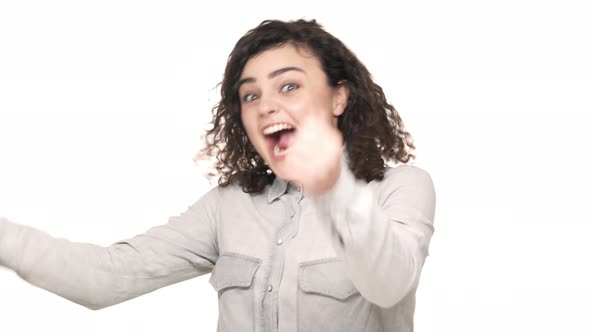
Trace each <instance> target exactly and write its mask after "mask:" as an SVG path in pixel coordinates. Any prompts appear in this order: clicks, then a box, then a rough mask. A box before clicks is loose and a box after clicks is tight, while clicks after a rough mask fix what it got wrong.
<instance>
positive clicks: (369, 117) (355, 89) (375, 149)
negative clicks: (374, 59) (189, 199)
mask: <svg viewBox="0 0 590 332" xmlns="http://www.w3.org/2000/svg"><path fill="white" fill-rule="evenodd" d="M287 43H291V44H292V45H294V46H296V47H303V48H306V49H308V50H310V51H312V53H313V54H314V55H315V56H317V57H318V59H319V60H320V63H321V65H322V69H323V70H324V72H325V73H326V75H327V77H328V81H329V82H328V83H329V84H330V85H331V86H336V85H337V84H338V83H339V82H341V81H345V82H347V84H348V87H349V90H350V92H349V97H348V102H347V106H346V108H345V110H344V113H343V114H342V115H341V116H340V117H339V118H338V129H339V130H340V131H341V133H342V135H343V139H344V142H345V143H346V149H347V151H346V152H347V153H348V156H349V159H350V163H349V167H350V169H351V171H352V173H353V174H354V175H355V177H356V178H357V179H363V180H365V181H366V182H369V181H372V180H375V179H377V180H382V179H383V175H384V173H385V169H386V168H385V166H386V162H390V161H393V162H394V163H398V162H403V163H408V162H409V160H410V159H415V156H414V155H412V154H410V153H409V151H411V150H412V149H415V146H414V145H413V138H412V136H411V135H410V134H409V133H408V132H406V131H405V129H404V125H403V122H402V120H401V118H400V116H399V114H398V112H397V111H396V110H395V108H394V107H393V106H392V105H390V104H389V103H388V102H387V100H386V98H385V95H384V93H383V90H382V89H381V87H380V86H379V85H377V84H375V82H373V79H372V77H371V74H370V73H369V71H368V70H367V68H366V67H365V66H364V65H363V64H362V63H361V62H360V61H359V59H357V57H356V56H355V54H354V53H353V52H351V51H350V50H349V49H348V48H347V47H346V46H345V45H344V44H343V43H342V42H341V41H340V40H338V39H337V38H336V37H334V36H332V35H331V34H330V33H328V32H326V31H325V30H324V29H323V27H322V26H321V25H320V24H318V23H317V22H316V21H315V20H311V21H305V20H297V21H291V22H283V21H277V20H266V21H263V22H262V23H261V24H260V25H259V26H258V27H256V28H254V29H252V30H250V31H248V32H247V33H246V34H245V35H244V36H243V37H242V38H240V40H239V41H238V42H237V44H236V46H235V47H234V49H233V50H232V52H231V53H230V55H229V58H228V62H227V66H226V68H225V74H224V77H223V80H222V82H221V83H219V85H221V100H220V101H219V103H218V104H217V105H215V107H213V120H212V122H211V124H212V125H213V128H212V129H210V130H207V131H206V134H205V135H204V138H205V144H206V146H205V148H203V150H202V151H201V153H200V158H201V159H205V158H208V159H211V158H216V162H215V165H214V169H215V171H213V172H210V173H209V176H210V177H214V176H219V180H218V184H219V186H220V187H225V186H228V185H230V184H232V183H236V182H237V183H238V184H239V185H240V186H241V187H242V190H243V191H244V192H246V193H260V192H262V191H263V190H264V188H265V187H266V185H268V184H270V183H272V182H273V180H274V179H275V175H274V173H272V171H271V170H270V169H269V167H268V165H266V164H265V162H264V160H263V159H262V157H261V156H260V155H259V154H258V153H257V152H256V150H255V149H254V146H253V145H252V144H251V142H250V140H249V139H248V136H247V135H246V132H245V130H244V126H243V124H242V119H241V115H240V107H241V106H240V99H239V94H238V88H239V86H238V82H239V80H240V76H241V74H242V70H243V69H244V66H245V65H246V62H248V60H249V59H251V58H252V57H254V56H255V55H257V54H259V53H261V52H263V51H265V50H268V49H271V48H274V47H278V46H281V45H285V44H287ZM408 150H409V151H408Z"/></svg>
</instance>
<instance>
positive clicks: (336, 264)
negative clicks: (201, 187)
mask: <svg viewBox="0 0 590 332" xmlns="http://www.w3.org/2000/svg"><path fill="white" fill-rule="evenodd" d="M341 171H342V174H341V177H340V179H339V180H338V182H337V183H336V185H335V187H334V188H333V189H332V190H331V191H330V192H328V193H326V194H324V195H322V196H320V197H313V198H312V197H308V196H306V195H305V194H304V193H303V192H301V191H298V190H297V188H295V187H294V186H292V185H291V184H290V183H288V182H286V181H283V180H281V179H279V178H277V179H276V180H275V181H274V182H273V184H272V185H270V186H268V187H267V188H266V190H265V192H264V193H262V194H257V195H254V194H246V193H244V192H243V191H242V190H241V188H240V187H238V186H237V185H233V186H229V187H226V188H219V187H216V188H214V189H212V190H211V191H209V192H208V193H207V194H205V195H204V196H203V197H202V198H200V199H199V200H198V201H197V202H196V203H195V204H193V205H192V206H190V207H189V208H188V209H187V210H186V211H185V212H184V213H182V214H180V215H178V216H174V217H171V218H170V220H169V222H168V223H167V224H164V225H161V226H157V227H153V228H151V229H149V230H148V231H147V232H146V233H144V234H141V235H137V236H135V237H133V238H131V239H128V240H125V241H119V242H116V243H114V244H112V245H111V246H109V247H101V246H96V245H92V244H87V243H75V242H71V241H68V240H65V239H59V238H55V237H53V236H50V235H49V234H47V233H45V232H42V231H40V230H37V229H34V228H31V227H28V226H24V225H19V224H15V223H12V222H10V221H8V220H6V219H0V265H3V266H6V267H8V268H10V269H13V270H14V271H15V272H16V273H17V274H18V275H19V276H21V277H22V278H23V279H24V280H26V281H28V282H30V283H31V284H34V285H36V286H39V287H42V288H44V289H46V290H48V291H50V292H53V293H55V294H57V295H59V296H62V297H64V298H66V299H69V300H71V301H73V302H75V303H78V304H81V305H83V306H86V307H88V308H91V309H100V308H104V307H107V306H111V305H114V304H117V303H120V302H123V301H126V300H129V299H132V298H134V297H137V296H140V295H142V294H145V293H148V292H151V291H154V290H156V289H158V288H161V287H164V286H167V285H170V284H174V283H177V282H180V281H183V280H187V279H189V278H194V277H197V276H200V275H203V274H206V273H209V272H212V273H211V277H210V283H211V285H212V286H213V288H214V289H215V290H216V291H217V292H218V295H219V296H218V298H219V320H218V331H226V332H228V331H231V332H234V331H256V332H270V331H284V332H287V331H290V332H295V331H306V332H313V331H321V332H325V331H375V332H377V331H398V332H407V331H412V330H413V314H414V306H415V292H416V287H417V286H418V280H419V276H420V271H421V268H422V266H423V264H424V260H425V258H426V256H427V255H428V245H429V242H430V238H431V236H432V233H433V220H434V211H435V191H434V185H433V182H432V179H431V177H430V176H429V174H428V173H427V172H426V171H424V170H423V169H421V168H419V167H417V166H413V165H400V166H397V167H395V168H389V169H388V170H387V171H386V174H385V178H384V180H382V181H372V182H370V183H368V184H367V183H365V182H362V181H358V180H356V179H355V178H354V176H353V175H352V173H351V172H350V170H349V169H348V167H347V166H346V163H345V161H343V164H342V168H341Z"/></svg>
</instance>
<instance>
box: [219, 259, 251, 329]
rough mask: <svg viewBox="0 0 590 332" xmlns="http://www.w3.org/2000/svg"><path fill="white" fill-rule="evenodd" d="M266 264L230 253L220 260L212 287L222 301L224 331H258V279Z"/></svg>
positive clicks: (221, 324)
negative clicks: (255, 291) (255, 281)
mask: <svg viewBox="0 0 590 332" xmlns="http://www.w3.org/2000/svg"><path fill="white" fill-rule="evenodd" d="M261 264H262V261H261V260H260V259H258V258H254V257H249V256H245V255H240V254H233V253H226V254H222V255H220V256H219V259H218V260H217V263H216V264H215V268H214V269H213V272H212V273H211V278H210V279H209V283H210V284H211V285H212V286H213V288H214V289H215V290H216V291H217V294H218V300H219V321H218V328H219V330H221V331H254V312H255V311H254V308H255V303H254V289H253V288H254V287H253V282H254V276H255V275H256V271H258V268H259V267H260V265H261Z"/></svg>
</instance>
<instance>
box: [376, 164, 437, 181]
mask: <svg viewBox="0 0 590 332" xmlns="http://www.w3.org/2000/svg"><path fill="white" fill-rule="evenodd" d="M383 181H384V182H403V181H419V182H431V183H432V177H431V176H430V173H429V172H428V171H426V170H425V169H423V168H421V167H419V166H416V165H409V164H403V165H398V166H396V167H387V169H386V170H385V175H384V178H383Z"/></svg>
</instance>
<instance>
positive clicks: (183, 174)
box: [0, 0, 590, 332]
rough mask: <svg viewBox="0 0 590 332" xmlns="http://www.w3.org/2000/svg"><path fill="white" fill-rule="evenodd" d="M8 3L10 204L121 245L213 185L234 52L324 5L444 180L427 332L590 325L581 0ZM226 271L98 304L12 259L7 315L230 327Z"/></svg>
mask: <svg viewBox="0 0 590 332" xmlns="http://www.w3.org/2000/svg"><path fill="white" fill-rule="evenodd" d="M475 3H476V2H475V1H414V2H409V1H408V2H405V3H403V4H402V3H395V2H394V3H389V4H385V1H379V2H377V1H360V2H358V1H357V2H354V3H350V4H343V3H336V2H334V3H331V4H328V3H326V4H324V3H323V2H320V1H303V2H302V1H296V2H295V1H291V2H289V1H250V2H247V1H246V2H242V1H239V2H237V1H236V3H235V4H231V3H227V2H223V3H222V2H220V3H219V4H214V3H212V2H197V1H127V0H117V1H100V2H98V1H94V2H90V1H85V2H84V1H22V0H21V1H2V2H0V215H2V216H6V217H8V218H9V219H11V220H13V221H15V222H19V223H23V224H27V225H31V226H34V227H37V228H40V229H43V230H45V231H47V232H49V233H50V234H52V235H54V236H57V237H64V238H68V239H70V240H73V241H80V242H91V243H95V244H99V245H104V246H108V245H110V244H111V243H113V242H115V241H118V240H121V239H125V238H129V237H131V236H133V235H135V234H138V233H142V232H144V231H146V230H147V229H149V228H150V227H152V226H155V225H159V224H163V223H165V222H167V218H168V217H169V216H171V215H175V214H177V213H180V212H182V211H183V210H184V209H185V208H186V207H187V206H188V205H189V204H191V203H192V202H193V201H195V200H196V199H198V198H199V197H200V195H201V194H203V193H204V192H205V191H206V190H208V189H209V184H208V183H207V181H206V180H205V179H204V178H203V177H202V175H201V170H199V169H198V168H197V167H195V166H194V164H193V161H192V157H193V156H194V154H196V153H197V151H198V150H199V147H200V146H201V143H200V135H201V134H202V132H203V128H205V127H206V126H207V123H208V122H209V121H210V108H211V106H212V105H213V104H214V103H215V102H216V99H217V91H216V89H215V85H216V84H217V83H218V82H219V81H220V80H221V78H222V73H223V69H224V65H225V61H226V58H227V55H228V54H229V52H230V51H231V49H232V47H233V45H234V44H235V42H236V41H237V39H238V38H239V37H240V36H241V35H243V34H244V33H245V32H246V31H247V30H249V29H251V28H253V27H255V26H256V25H257V24H258V23H260V22H261V21H262V20H263V19H266V18H278V19H298V18H316V19H317V20H318V21H319V22H320V23H321V24H323V25H324V26H325V28H326V29H327V30H328V31H329V32H331V33H333V34H334V35H336V36H337V37H339V38H340V39H341V40H342V41H343V42H344V43H345V44H347V45H348V46H349V47H350V48H351V49H352V50H353V51H355V52H356V54H357V55H358V56H359V58H360V59H361V60H362V61H363V62H364V63H365V64H366V65H367V67H368V68H369V70H370V71H371V72H372V73H373V75H374V78H375V80H376V81H377V82H378V83H379V84H380V85H381V86H382V87H383V88H384V90H385V91H386V94H387V96H388V98H389V101H390V102H391V103H392V104H393V105H394V106H395V107H396V108H397V109H398V111H399V112H400V114H401V116H402V118H403V120H404V122H405V124H406V127H407V129H408V130H409V131H410V132H411V133H412V134H413V136H414V137H415V143H416V145H417V150H416V151H415V154H416V155H417V160H416V163H415V164H416V165H417V166H420V167H422V168H424V169H426V170H427V171H428V172H429V173H430V174H431V176H432V177H433V179H434V181H435V186H436V190H437V198H438V201H437V211H436V219H435V224H436V227H437V228H436V233H435V236H434V237H433V240H432V243H431V256H430V257H429V258H428V260H427V262H426V265H425V267H424V271H423V275H422V279H421V285H420V288H419V292H418V299H417V308H416V315H415V326H416V331H421V332H425V331H456V332H459V331H469V332H471V331H589V330H590V323H589V322H588V319H587V318H585V317H587V313H588V308H589V306H590V304H589V299H590V286H588V280H590V272H589V268H588V266H589V264H590V258H589V257H588V256H589V253H590V245H589V241H587V231H588V230H589V226H588V222H589V221H590V218H589V216H588V213H587V211H586V210H585V209H584V205H585V204H586V203H587V202H588V197H589V196H590V195H589V193H588V188H589V185H590V181H589V177H588V166H590V164H589V163H588V158H587V149H586V147H585V145H586V144H587V143H588V142H590V139H589V137H588V134H587V133H584V132H583V131H584V130H586V127H587V123H588V122H586V119H587V115H588V112H589V111H590V101H589V97H590V94H589V92H590V78H589V75H590V66H589V60H588V59H590V51H589V45H590V43H589V40H590V37H589V33H588V31H590V20H588V16H589V11H588V10H587V9H586V8H585V7H584V5H583V1H579V2H575V1H529V2H526V1H493V2H492V1H490V2H486V3H483V2H477V4H475ZM216 296H217V295H216V293H215V292H214V290H213V288H212V287H211V286H210V285H209V284H208V276H203V277H199V278H196V279H193V280H189V281H186V282H183V283H179V284H176V285H173V286H169V287H166V288H163V289H160V290H158V291H155V292H153V293H150V294H147V295H144V296H142V297H139V298H136V299H134V300H131V301H128V302H125V303H122V304H119V305H116V306H113V307H110V308H107V309H103V310H100V311H91V310H88V309H86V308H83V307H80V306H78V305H75V304H73V303H71V302H69V301H67V300H64V299H62V298H59V297H57V296H55V295H53V294H51V293H49V292H46V291H44V290H42V289H39V288H36V287H32V286H30V285H29V284H27V283H25V282H24V281H22V280H21V279H20V278H19V277H18V276H17V275H16V274H14V273H13V272H12V271H9V270H6V269H1V268H0V312H1V314H0V315H1V318H0V330H2V331H35V330H48V331H53V330H60V331H78V330H84V331H165V330H166V331H167V330H171V331H176V332H180V331H214V330H215V326H216V319H217V302H216Z"/></svg>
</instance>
